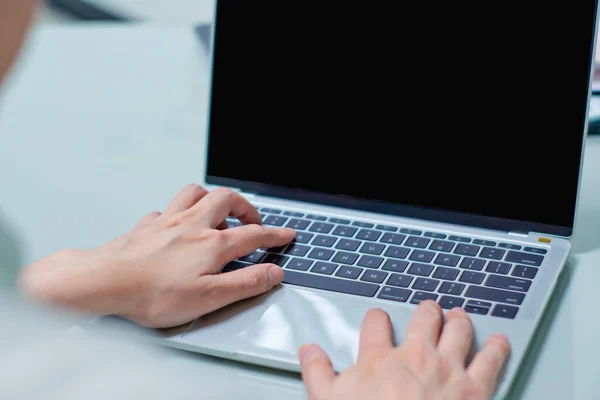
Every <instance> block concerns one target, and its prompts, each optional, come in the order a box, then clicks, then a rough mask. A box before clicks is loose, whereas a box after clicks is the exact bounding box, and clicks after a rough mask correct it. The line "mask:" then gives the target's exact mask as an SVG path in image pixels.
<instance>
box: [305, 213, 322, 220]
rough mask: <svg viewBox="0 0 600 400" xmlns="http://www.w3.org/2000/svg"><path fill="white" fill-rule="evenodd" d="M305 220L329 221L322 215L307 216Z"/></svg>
mask: <svg viewBox="0 0 600 400" xmlns="http://www.w3.org/2000/svg"><path fill="white" fill-rule="evenodd" d="M305 218H306V219H312V220H314V221H327V217H324V216H322V215H314V214H307V215H306V217H305Z"/></svg>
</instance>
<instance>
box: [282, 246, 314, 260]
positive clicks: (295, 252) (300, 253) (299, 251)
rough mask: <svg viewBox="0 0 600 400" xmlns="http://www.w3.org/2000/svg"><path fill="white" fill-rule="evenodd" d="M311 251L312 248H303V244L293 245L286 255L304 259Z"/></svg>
mask: <svg viewBox="0 0 600 400" xmlns="http://www.w3.org/2000/svg"><path fill="white" fill-rule="evenodd" d="M309 250H310V247H308V246H302V245H301V244H296V243H292V244H291V245H290V246H289V247H288V248H287V249H286V250H285V254H289V255H291V256H296V257H304V256H305V255H306V254H307V253H308V251H309Z"/></svg>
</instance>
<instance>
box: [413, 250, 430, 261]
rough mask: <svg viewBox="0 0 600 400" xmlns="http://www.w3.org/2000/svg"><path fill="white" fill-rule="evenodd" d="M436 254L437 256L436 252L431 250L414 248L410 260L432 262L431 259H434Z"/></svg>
mask: <svg viewBox="0 0 600 400" xmlns="http://www.w3.org/2000/svg"><path fill="white" fill-rule="evenodd" d="M434 256H435V253H433V252H431V251H427V250H413V252H412V254H411V255H410V258H409V260H411V261H420V262H424V263H428V262H431V260H433V257H434Z"/></svg>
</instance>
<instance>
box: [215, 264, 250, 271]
mask: <svg viewBox="0 0 600 400" xmlns="http://www.w3.org/2000/svg"><path fill="white" fill-rule="evenodd" d="M250 265H252V264H246V263H241V262H239V261H232V262H230V263H228V264H227V265H225V266H224V267H223V269H222V270H221V271H222V272H232V271H237V270H238V269H242V268H246V267H249V266H250Z"/></svg>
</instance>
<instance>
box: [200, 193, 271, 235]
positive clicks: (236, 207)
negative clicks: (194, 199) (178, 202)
mask: <svg viewBox="0 0 600 400" xmlns="http://www.w3.org/2000/svg"><path fill="white" fill-rule="evenodd" d="M190 212H191V213H193V214H195V215H197V216H199V217H200V218H201V219H202V220H203V222H204V223H205V224H207V225H208V226H210V227H211V228H216V227H217V226H219V225H220V224H221V223H222V222H223V221H225V218H227V217H228V216H231V217H234V218H237V219H239V220H240V221H241V222H242V223H243V224H261V223H262V218H261V217H260V214H259V212H258V210H257V209H256V208H255V207H254V206H253V205H252V204H250V202H249V201H248V200H246V199H245V198H244V197H242V196H241V195H240V194H238V193H236V192H234V191H233V190H231V189H227V188H219V189H215V190H213V191H212V192H210V193H209V194H207V195H206V196H204V198H202V200H200V201H199V202H198V203H197V204H196V205H195V206H194V207H192V208H191V209H190Z"/></svg>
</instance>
